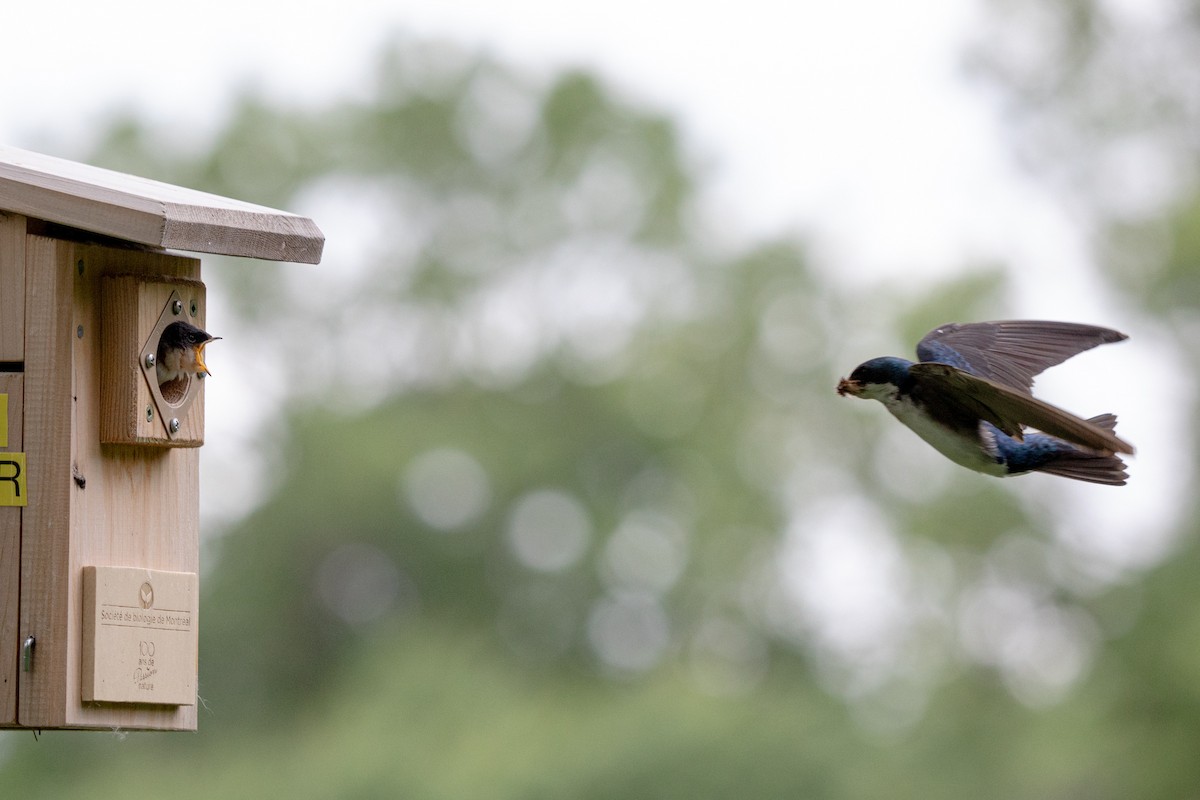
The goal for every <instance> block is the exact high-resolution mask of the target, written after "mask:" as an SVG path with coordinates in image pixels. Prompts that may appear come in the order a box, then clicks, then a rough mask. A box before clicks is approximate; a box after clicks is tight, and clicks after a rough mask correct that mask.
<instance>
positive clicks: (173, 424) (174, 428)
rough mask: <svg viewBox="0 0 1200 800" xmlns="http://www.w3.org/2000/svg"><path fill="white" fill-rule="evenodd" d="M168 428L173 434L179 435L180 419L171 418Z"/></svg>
mask: <svg viewBox="0 0 1200 800" xmlns="http://www.w3.org/2000/svg"><path fill="white" fill-rule="evenodd" d="M167 427H168V428H169V429H170V430H171V433H179V418H178V417H171V421H170V423H168V425H167Z"/></svg>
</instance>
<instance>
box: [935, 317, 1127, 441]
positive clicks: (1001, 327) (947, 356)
mask: <svg viewBox="0 0 1200 800" xmlns="http://www.w3.org/2000/svg"><path fill="white" fill-rule="evenodd" d="M1127 338H1128V337H1127V336H1126V335H1125V334H1123V333H1121V332H1119V331H1114V330H1112V329H1111V328H1101V327H1097V326H1095V325H1080V324H1078V323H1074V322H1045V321H1039V320H1009V321H1002V322H974V323H965V324H959V323H950V324H947V325H942V326H940V327H938V328H935V329H934V330H932V331H930V332H929V333H927V334H926V335H925V337H924V338H923V339H921V341H920V342H918V343H917V358H918V359H920V361H922V362H938V363H942V364H950V365H951V366H954V367H958V368H959V369H961V370H964V371H966V372H969V373H971V374H973V375H977V376H979V377H982V378H987V379H990V380H992V381H995V382H997V383H1000V384H1003V385H1004V386H1007V387H1009V388H1011V389H1017V390H1019V391H1021V392H1025V393H1026V394H1028V393H1029V391H1030V389H1031V388H1032V386H1033V378H1034V376H1035V375H1037V374H1038V373H1040V372H1042V371H1043V370H1045V369H1047V368H1049V367H1052V366H1054V365H1055V364H1061V363H1062V362H1064V361H1066V360H1067V359H1068V358H1070V357H1071V356H1073V355H1076V354H1078V353H1082V352H1083V351H1084V350H1090V349H1092V348H1093V347H1096V346H1097V345H1101V344H1108V343H1110V342H1119V341H1121V340H1123V339H1127ZM1034 427H1036V426H1034ZM1046 433H1050V431H1046ZM1064 438H1065V437H1064Z"/></svg>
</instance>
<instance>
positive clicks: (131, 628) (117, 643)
mask: <svg viewBox="0 0 1200 800" xmlns="http://www.w3.org/2000/svg"><path fill="white" fill-rule="evenodd" d="M198 589H199V580H198V578H197V575H196V573H194V572H164V571H161V570H151V569H141V568H137V567H84V568H83V669H82V675H81V677H82V684H83V686H82V690H83V701H84V702H85V703H93V702H97V703H152V704H155V705H174V706H190V705H194V704H195V703H196V657H197V653H198V647H197V641H198V637H197V631H198V629H197V626H196V621H197V620H196V618H197V615H198V612H199V591H198Z"/></svg>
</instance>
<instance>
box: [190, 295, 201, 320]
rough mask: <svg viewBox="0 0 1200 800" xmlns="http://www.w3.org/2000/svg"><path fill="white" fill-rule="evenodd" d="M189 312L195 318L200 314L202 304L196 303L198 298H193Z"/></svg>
mask: <svg viewBox="0 0 1200 800" xmlns="http://www.w3.org/2000/svg"><path fill="white" fill-rule="evenodd" d="M188 311H189V312H191V314H192V316H193V317H194V316H196V315H197V314H199V313H200V304H199V303H197V302H196V298H194V297H193V298H192V302H191V303H190V304H189V305H188Z"/></svg>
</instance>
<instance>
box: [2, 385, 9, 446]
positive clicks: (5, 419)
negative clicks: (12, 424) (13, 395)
mask: <svg viewBox="0 0 1200 800" xmlns="http://www.w3.org/2000/svg"><path fill="white" fill-rule="evenodd" d="M0 447H8V395H6V394H0Z"/></svg>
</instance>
